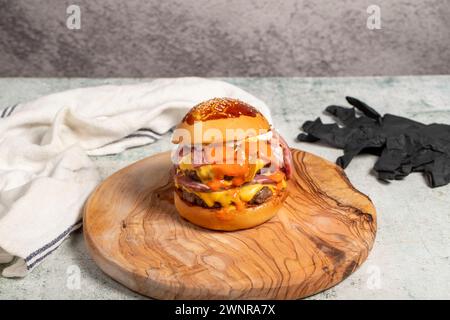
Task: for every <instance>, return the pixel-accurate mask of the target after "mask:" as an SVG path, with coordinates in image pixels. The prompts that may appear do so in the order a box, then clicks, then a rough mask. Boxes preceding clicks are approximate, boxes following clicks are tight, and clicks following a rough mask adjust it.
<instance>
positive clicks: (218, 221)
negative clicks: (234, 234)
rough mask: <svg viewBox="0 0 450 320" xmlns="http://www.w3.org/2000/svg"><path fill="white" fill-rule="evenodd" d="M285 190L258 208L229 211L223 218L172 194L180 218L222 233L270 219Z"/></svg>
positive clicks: (283, 197)
mask: <svg viewBox="0 0 450 320" xmlns="http://www.w3.org/2000/svg"><path fill="white" fill-rule="evenodd" d="M286 196H287V191H286V189H285V190H283V191H281V192H279V193H278V194H277V195H275V196H273V197H271V198H270V199H269V200H268V201H266V202H264V203H263V204H261V205H258V206H252V207H247V208H245V209H243V210H241V211H230V212H229V213H227V215H226V216H225V217H223V216H221V215H220V213H219V210H220V209H208V208H203V207H199V206H195V205H191V204H189V203H187V202H185V201H184V200H183V199H181V198H180V196H179V195H178V193H177V192H176V191H175V192H174V201H175V207H176V208H177V210H178V213H179V214H180V216H182V217H183V218H185V219H186V220H188V221H190V222H192V223H193V224H196V225H198V226H201V227H203V228H207V229H212V230H222V231H233V230H240V229H247V228H251V227H254V226H257V225H259V224H261V223H264V222H266V221H267V220H269V219H271V218H272V217H273V216H275V214H276V213H277V211H278V209H280V208H281V206H282V204H283V201H284V199H286Z"/></svg>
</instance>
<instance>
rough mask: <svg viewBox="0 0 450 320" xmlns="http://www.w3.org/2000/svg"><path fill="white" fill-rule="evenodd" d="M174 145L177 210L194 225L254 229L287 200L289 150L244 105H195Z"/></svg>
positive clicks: (262, 119) (233, 101)
mask: <svg viewBox="0 0 450 320" xmlns="http://www.w3.org/2000/svg"><path fill="white" fill-rule="evenodd" d="M172 142H173V143H175V144H176V145H177V146H176V149H175V150H174V152H173V154H172V161H173V162H174V167H173V169H174V184H175V191H174V202H175V207H176V209H177V210H178V212H179V214H180V215H181V216H182V217H183V218H185V219H187V220H188V221H190V222H192V223H194V224H196V225H199V226H202V227H204V228H208V229H214V230H226V231H231V230H238V229H245V228H250V227H253V226H256V225H259V224H261V223H263V222H265V221H267V220H269V219H270V218H272V217H273V216H274V215H275V214H276V212H277V210H278V209H279V208H280V207H281V205H282V203H283V200H284V199H285V198H286V196H287V188H286V186H287V180H288V179H289V178H290V176H291V171H292V169H291V168H292V160H291V153H290V150H289V148H288V146H287V144H286V142H285V141H284V140H283V138H282V137H281V136H280V135H279V134H278V133H277V132H276V131H275V130H273V128H272V127H271V125H270V124H269V122H268V121H267V119H266V118H265V117H264V116H263V115H262V114H261V113H260V112H259V111H258V110H257V109H255V108H254V107H252V106H250V105H248V104H247V103H245V102H242V101H240V100H236V99H230V98H215V99H212V100H208V101H205V102H202V103H200V104H198V105H196V106H195V107H193V108H192V109H191V110H190V111H189V112H188V113H187V114H186V115H185V117H184V118H183V120H182V121H181V123H180V124H179V125H178V126H177V127H176V129H175V131H174V134H173V138H172Z"/></svg>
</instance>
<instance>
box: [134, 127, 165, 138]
mask: <svg viewBox="0 0 450 320" xmlns="http://www.w3.org/2000/svg"><path fill="white" fill-rule="evenodd" d="M138 131H144V132H150V133H151V134H153V135H154V136H155V137H156V138H161V137H162V135H160V134H159V133H158V132H156V131H155V130H152V129H150V128H141V129H139V130H138Z"/></svg>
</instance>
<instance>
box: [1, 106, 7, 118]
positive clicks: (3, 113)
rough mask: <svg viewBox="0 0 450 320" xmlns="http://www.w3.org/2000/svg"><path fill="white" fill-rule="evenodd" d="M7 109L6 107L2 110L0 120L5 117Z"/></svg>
mask: <svg viewBox="0 0 450 320" xmlns="http://www.w3.org/2000/svg"><path fill="white" fill-rule="evenodd" d="M8 109H9V107H6V108H5V109H3V112H2V115H1V116H0V118H3V117H5V115H6V112H7V111H8Z"/></svg>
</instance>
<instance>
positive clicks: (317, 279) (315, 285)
mask: <svg viewBox="0 0 450 320" xmlns="http://www.w3.org/2000/svg"><path fill="white" fill-rule="evenodd" d="M292 152H293V158H294V167H295V170H294V175H293V179H292V180H290V182H289V184H288V191H289V195H288V197H287V199H286V201H285V203H284V206H283V208H282V209H281V210H280V211H279V212H278V214H277V216H275V217H274V218H273V219H271V220H270V221H268V222H266V223H264V224H262V225H260V226H257V227H255V228H252V229H247V230H241V231H235V232H219V231H210V230H206V229H203V228H200V227H197V226H195V225H192V224H191V223H189V222H187V221H185V220H183V219H182V218H180V217H179V215H178V214H177V212H176V210H175V208H174V206H173V202H172V200H173V198H172V193H173V184H172V182H171V179H170V177H169V167H170V165H171V162H170V154H169V152H166V153H161V154H157V155H155V156H152V157H149V158H146V159H143V160H141V161H139V162H137V163H135V164H133V165H131V166H129V167H127V168H124V169H122V170H120V171H118V172H117V173H115V174H114V175H112V176H111V177H109V178H108V179H106V180H105V181H104V182H103V183H102V184H101V185H99V187H98V188H97V189H96V190H95V192H94V193H93V194H92V195H91V197H90V198H89V200H88V202H87V203H86V206H85V212H84V235H85V239H86V244H87V247H88V250H89V252H90V254H91V255H92V257H93V258H94V260H95V262H96V263H97V264H98V266H99V267H100V268H101V269H102V270H103V271H104V272H106V273H107V274H108V275H110V276H111V277H112V278H114V279H116V280H117V281H119V282H120V283H122V284H124V285H125V286H127V287H128V288H130V289H132V290H134V291H137V292H139V293H141V294H143V295H147V296H150V297H153V298H158V299H295V298H301V297H305V296H309V295H312V294H314V293H317V292H320V291H322V290H324V289H327V288H329V287H331V286H333V285H335V284H337V283H339V282H340V281H342V280H343V279H344V278H346V277H347V276H348V275H350V274H351V273H352V272H353V271H355V269H356V268H357V267H358V266H360V265H361V264H362V263H363V262H364V260H365V259H366V258H367V255H368V253H369V251H370V249H371V248H372V245H373V242H374V239H375V233H376V213H375V208H374V207H373V205H372V203H371V201H370V199H369V198H368V197H367V196H365V195H364V194H362V193H361V192H359V191H357V190H356V189H355V188H354V187H353V186H352V185H351V183H350V182H349V180H348V179H347V177H346V175H345V173H344V172H343V171H342V170H341V169H340V168H339V167H337V166H336V165H334V164H333V163H331V162H328V161H326V160H324V159H322V158H319V157H317V156H314V155H312V154H309V153H306V152H302V151H299V150H295V149H293V150H292Z"/></svg>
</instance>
